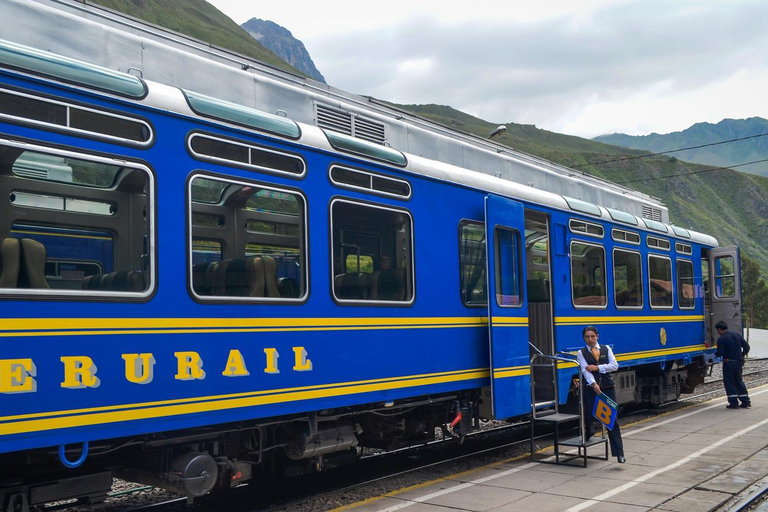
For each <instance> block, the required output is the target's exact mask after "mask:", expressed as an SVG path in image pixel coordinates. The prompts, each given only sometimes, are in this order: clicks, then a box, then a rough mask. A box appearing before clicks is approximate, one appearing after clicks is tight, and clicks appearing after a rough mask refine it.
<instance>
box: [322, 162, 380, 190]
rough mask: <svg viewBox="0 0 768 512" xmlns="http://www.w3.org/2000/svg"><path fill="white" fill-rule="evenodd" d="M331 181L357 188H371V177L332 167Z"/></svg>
mask: <svg viewBox="0 0 768 512" xmlns="http://www.w3.org/2000/svg"><path fill="white" fill-rule="evenodd" d="M331 179H333V181H335V182H337V183H343V184H345V185H352V186H353V187H359V188H368V189H369V188H371V176H370V175H368V174H365V173H362V172H355V171H351V170H349V169H340V168H338V167H334V168H333V169H331Z"/></svg>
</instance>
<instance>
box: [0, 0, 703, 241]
mask: <svg viewBox="0 0 768 512" xmlns="http://www.w3.org/2000/svg"><path fill="white" fill-rule="evenodd" d="M40 27H45V30H41V29H40ZM0 34H2V38H3V39H5V40H8V41H11V42H14V43H18V44H22V45H26V46H30V47H32V48H36V49H40V50H47V51H50V52H52V53H55V54H58V55H63V56H65V57H70V58H74V59H79V60H82V61H85V62H88V63H89V64H94V65H98V66H102V67H105V68H109V69H113V70H118V71H123V72H128V73H131V74H136V75H139V76H141V77H142V78H143V79H144V80H145V81H146V82H147V83H148V85H149V94H148V95H147V97H146V98H144V99H143V100H141V102H142V103H145V104H149V105H152V106H155V107H158V108H162V109H167V110H171V111H175V112H180V113H184V114H187V115H195V114H194V113H193V112H192V111H191V109H190V108H189V106H188V105H187V102H186V101H185V99H184V97H183V95H182V93H181V91H179V89H178V88H183V89H188V90H192V91H195V92H198V93H202V94H206V95H209V96H213V97H216V98H220V99H222V100H225V101H230V102H233V103H237V104H239V105H243V106H246V107H250V108H254V109H257V110H260V111H264V112H271V113H275V114H279V115H281V116H286V117H288V118H290V119H292V120H294V121H296V122H298V123H301V124H302V134H303V136H302V139H301V142H302V143H306V144H310V145H312V146H315V147H322V148H324V149H327V150H329V151H335V149H333V147H332V146H331V145H330V143H329V142H328V139H327V138H326V137H325V136H324V135H323V132H322V131H321V130H319V129H318V128H317V127H320V128H323V129H330V130H334V131H338V132H341V133H346V134H347V135H352V136H354V137H358V138H360V139H363V140H367V141H371V142H374V143H378V144H383V145H384V146H389V147H391V148H393V149H397V150H399V151H402V152H403V153H405V154H407V158H408V162H409V163H408V166H407V170H409V171H411V172H415V173H418V174H423V175H426V176H430V177H433V178H437V179H442V180H445V181H450V182H452V183H459V184H464V185H467V186H472V187H476V188H480V189H483V190H490V191H494V192H496V193H499V194H503V195H507V196H510V197H516V198H519V199H523V200H528V201H533V202H538V203H541V204H546V205H548V206H551V207H555V208H561V209H565V210H568V209H569V204H568V202H567V201H566V198H564V197H563V196H568V197H569V198H574V199H577V200H582V201H585V202H588V203H592V204H594V205H599V209H600V212H601V214H602V216H603V217H605V218H608V219H610V218H611V216H610V213H609V211H608V209H607V208H611V209H613V210H619V211H623V212H627V213H630V214H632V216H634V217H636V218H640V219H649V220H651V221H660V222H663V223H666V224H665V225H666V226H667V228H668V231H669V233H668V235H669V236H675V233H674V231H673V228H672V227H671V226H670V225H669V212H668V209H667V207H666V206H664V204H663V203H662V202H661V201H660V200H659V199H657V198H654V197H652V196H649V195H647V194H643V193H641V192H638V191H635V190H632V189H629V188H626V187H622V186H620V185H616V184H614V183H610V182H608V181H605V180H601V179H599V178H596V177H593V176H590V175H588V174H585V173H582V172H580V171H576V170H573V169H569V168H567V167H564V166H560V165H558V164H555V163H552V162H549V161H547V160H544V159H541V158H538V157H534V156H531V155H528V154H525V153H522V152H519V151H515V150H513V149H511V148H509V147H507V146H504V145H501V144H497V143H495V142H493V141H490V140H487V139H483V138H480V137H476V136H474V135H471V134H466V133H462V132H457V131H455V130H451V129H449V128H446V127H444V126H441V125H439V124H436V123H432V122H430V121H427V120H424V119H421V118H418V117H416V116H413V115H410V114H408V113H405V112H402V111H400V110H397V109H394V108H391V107H389V106H387V105H385V104H382V103H380V102H377V101H375V100H372V99H369V98H364V97H361V96H356V95H353V94H349V93H346V92H344V91H341V90H338V89H335V88H332V87H329V86H327V85H325V84H322V83H319V82H316V81H314V80H311V79H308V78H303V77H299V76H295V75H291V74H289V73H286V72H283V71H280V70H277V69H275V68H272V67H270V66H267V65H265V64H261V63H258V62H255V61H253V60H251V59H249V58H247V57H243V56H241V55H238V54H234V53H231V52H228V51H226V50H223V49H218V48H214V47H211V46H210V45H207V44H206V43H203V42H200V41H196V40H194V39H191V38H188V37H186V36H183V35H180V34H177V33H174V32H172V31H168V30H166V29H162V28H160V27H156V26H153V25H150V24H146V23H144V22H140V21H138V20H135V19H133V18H130V17H127V16H125V15H122V14H119V13H116V12H113V11H109V10H106V9H103V8H100V7H97V6H93V5H90V4H83V3H80V2H76V1H70V0H3V1H2V2H0ZM153 82H155V83H153ZM166 86H171V87H166ZM472 171H475V172H472ZM571 209H572V208H571ZM649 224H652V222H651V223H649ZM643 225H644V224H643V221H642V220H640V222H639V226H643ZM628 227H630V226H628ZM636 227H637V226H636ZM678 230H679V228H678ZM680 231H685V232H687V233H690V235H691V238H690V239H691V240H693V241H698V242H701V243H705V244H707V245H717V242H716V241H715V239H714V238H713V237H711V236H708V235H703V234H700V233H695V232H692V231H690V230H680ZM683 238H687V237H683Z"/></svg>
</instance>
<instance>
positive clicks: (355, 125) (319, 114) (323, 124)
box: [315, 103, 386, 144]
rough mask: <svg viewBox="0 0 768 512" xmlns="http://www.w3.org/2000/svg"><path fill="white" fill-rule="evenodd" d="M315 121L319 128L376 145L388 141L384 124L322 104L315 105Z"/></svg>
mask: <svg viewBox="0 0 768 512" xmlns="http://www.w3.org/2000/svg"><path fill="white" fill-rule="evenodd" d="M315 119H316V120H317V126H319V127H320V128H325V129H326V130H333V131H335V132H339V133H343V134H345V135H351V136H352V137H357V138H358V139H363V140H367V141H370V142H373V143H376V144H384V141H385V140H386V136H385V133H384V124H382V123H379V122H378V121H374V120H372V119H367V118H365V117H362V116H359V115H357V114H353V113H351V112H347V111H345V110H341V109H338V108H333V107H330V106H328V105H323V104H322V103H315Z"/></svg>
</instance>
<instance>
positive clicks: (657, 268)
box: [648, 255, 672, 308]
mask: <svg viewBox="0 0 768 512" xmlns="http://www.w3.org/2000/svg"><path fill="white" fill-rule="evenodd" d="M648 277H649V287H650V296H651V307H658V308H671V307H672V261H671V260H670V259H669V258H662V257H660V256H653V255H650V256H649V257H648Z"/></svg>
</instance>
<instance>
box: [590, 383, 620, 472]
mask: <svg viewBox="0 0 768 512" xmlns="http://www.w3.org/2000/svg"><path fill="white" fill-rule="evenodd" d="M585 388H586V389H585V390H584V434H585V435H586V436H587V439H589V438H590V437H592V435H593V434H594V433H595V431H594V425H595V421H596V420H595V417H594V416H592V410H593V409H594V408H595V391H594V390H593V389H592V388H591V387H589V386H585ZM600 390H601V391H602V392H603V393H605V395H607V396H608V398H610V399H611V400H613V401H614V402H615V401H616V390H615V389H614V388H600ZM608 442H609V443H610V444H611V454H612V455H613V456H614V457H623V456H624V443H623V442H622V440H621V429H620V428H619V420H618V418H617V419H616V422H615V423H614V424H613V430H609V431H608Z"/></svg>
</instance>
